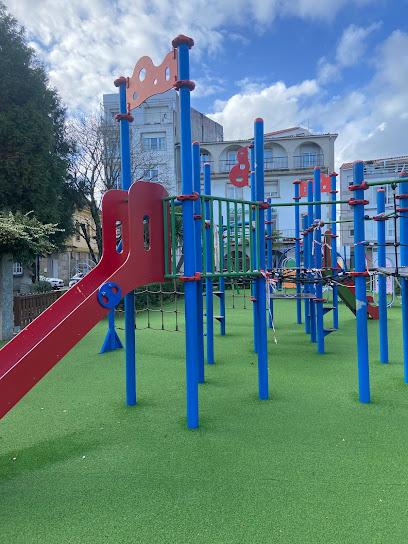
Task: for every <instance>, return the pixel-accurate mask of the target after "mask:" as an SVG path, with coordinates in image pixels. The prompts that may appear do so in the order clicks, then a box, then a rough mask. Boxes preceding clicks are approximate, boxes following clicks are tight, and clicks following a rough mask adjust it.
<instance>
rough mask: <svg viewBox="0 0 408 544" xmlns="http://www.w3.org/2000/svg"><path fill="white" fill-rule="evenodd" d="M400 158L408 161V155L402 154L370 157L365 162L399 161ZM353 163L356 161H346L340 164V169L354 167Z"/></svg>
mask: <svg viewBox="0 0 408 544" xmlns="http://www.w3.org/2000/svg"><path fill="white" fill-rule="evenodd" d="M400 159H406V160H407V162H408V155H401V156H400V157H386V158H385V159H368V160H366V161H363V163H364V164H380V163H384V162H385V161H399V160H400ZM353 164H354V163H352V162H344V163H343V164H342V165H341V166H340V170H341V169H342V168H343V169H348V168H353ZM383 166H384V165H383Z"/></svg>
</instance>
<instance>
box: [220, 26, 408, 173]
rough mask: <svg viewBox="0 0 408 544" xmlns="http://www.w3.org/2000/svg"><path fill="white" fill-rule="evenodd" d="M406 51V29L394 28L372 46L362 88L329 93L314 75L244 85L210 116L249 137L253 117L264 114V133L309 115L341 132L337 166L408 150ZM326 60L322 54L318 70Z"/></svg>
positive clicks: (230, 133) (232, 133) (231, 132)
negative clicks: (291, 82) (372, 59)
mask: <svg viewBox="0 0 408 544" xmlns="http://www.w3.org/2000/svg"><path fill="white" fill-rule="evenodd" d="M407 50H408V34H406V33H404V32H402V31H400V30H398V31H395V32H393V33H392V34H391V35H390V36H389V37H388V38H387V39H386V40H385V41H384V42H383V43H382V44H380V45H379V46H378V47H377V48H376V51H375V56H376V59H377V60H376V65H375V70H376V71H375V74H374V76H373V77H372V80H371V81H369V82H368V83H367V85H365V86H364V87H362V88H360V89H355V90H353V91H350V92H348V93H345V94H337V95H336V96H332V97H330V96H328V95H327V94H326V92H325V89H324V87H322V86H321V85H319V84H318V83H317V81H316V80H311V81H305V82H303V83H301V84H299V85H295V86H292V87H287V86H286V85H285V84H284V83H283V82H279V83H276V84H274V85H271V86H268V87H266V88H264V89H261V90H258V91H256V90H255V91H254V90H253V89H250V90H248V89H245V88H243V89H242V91H241V93H239V94H236V95H234V96H232V97H231V98H230V99H229V100H227V101H224V102H217V103H216V104H215V107H214V110H215V113H213V114H211V117H212V118H213V119H215V120H216V121H218V122H219V123H221V124H223V125H224V129H225V136H226V139H229V138H231V139H236V138H243V137H249V136H250V134H251V131H252V123H253V121H254V119H255V118H256V117H262V118H263V119H264V121H265V131H266V132H271V131H274V130H279V129H282V128H287V127H290V126H294V125H297V124H298V123H299V121H300V120H302V119H310V122H311V125H312V126H317V125H319V126H320V127H321V130H322V132H331V133H338V134H339V136H338V138H337V140H336V169H338V168H339V167H340V165H341V164H342V163H343V162H352V161H354V160H358V159H362V160H365V159H375V158H382V157H391V156H400V155H407V154H408V145H407V143H406V141H407V139H406V131H407V126H408V114H407V112H408V93H407V92H406V89H407V88H408V57H407V55H405V54H402V53H404V52H405V51H407ZM327 64H329V63H328V62H327V60H326V59H324V58H323V59H321V62H320V66H321V67H322V69H324V68H325V67H326V66H327ZM331 69H332V68H331V67H330V66H329V70H328V72H327V73H328V74H330V70H331ZM333 69H334V68H333ZM319 83H322V81H321V80H319Z"/></svg>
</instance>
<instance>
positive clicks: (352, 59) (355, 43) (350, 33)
mask: <svg viewBox="0 0 408 544" xmlns="http://www.w3.org/2000/svg"><path fill="white" fill-rule="evenodd" d="M380 26H381V24H379V23H374V24H372V25H370V26H369V27H367V28H363V27H359V26H356V25H350V26H349V27H348V28H346V29H345V30H344V32H343V35H342V37H341V39H340V43H339V45H338V46H337V51H336V59H337V62H338V63H339V64H340V66H354V65H356V64H358V63H359V62H360V61H361V59H362V58H363V56H364V53H365V51H366V49H367V43H366V38H367V36H369V34H371V32H373V31H374V30H377V29H378V28H379V27H380Z"/></svg>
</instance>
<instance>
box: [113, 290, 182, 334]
mask: <svg viewBox="0 0 408 544" xmlns="http://www.w3.org/2000/svg"><path fill="white" fill-rule="evenodd" d="M115 312H116V313H117V314H118V316H121V317H123V315H124V310H123V309H118V308H116V310H115ZM116 328H117V329H119V330H124V328H123V327H118V326H116ZM135 329H136V330H146V329H151V330H153V331H167V332H185V311H184V284H183V283H182V282H181V281H176V280H172V281H171V282H166V283H153V284H150V285H146V286H144V287H141V288H139V289H136V290H135Z"/></svg>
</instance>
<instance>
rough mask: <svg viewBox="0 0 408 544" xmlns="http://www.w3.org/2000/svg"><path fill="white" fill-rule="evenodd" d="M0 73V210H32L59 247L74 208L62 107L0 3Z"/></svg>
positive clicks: (24, 211)
mask: <svg viewBox="0 0 408 544" xmlns="http://www.w3.org/2000/svg"><path fill="white" fill-rule="evenodd" d="M0 74H1V78H0V103H1V106H2V107H1V110H0V203H1V208H2V209H3V210H11V211H13V212H16V211H20V212H22V213H23V214H25V213H28V212H32V211H33V212H34V214H35V217H36V218H37V219H38V221H39V222H41V223H52V224H56V225H58V227H61V228H60V229H57V230H56V231H55V232H54V233H53V234H52V235H51V239H52V241H53V242H54V243H55V244H57V246H59V247H62V245H63V242H64V239H65V238H66V236H67V235H68V234H70V233H71V232H72V221H71V218H72V214H73V206H74V204H73V201H72V188H71V186H70V183H68V182H67V179H68V176H67V156H68V153H69V145H68V143H67V140H66V137H65V109H64V108H63V107H62V105H61V102H60V98H59V96H58V94H57V92H56V91H55V89H51V88H49V85H48V79H47V75H46V73H45V70H44V67H43V66H42V65H41V64H40V63H39V62H38V61H37V60H36V57H35V54H34V51H33V50H32V49H31V48H30V47H28V46H27V45H26V43H25V33H24V29H21V28H19V26H18V23H17V21H16V19H14V17H12V16H11V15H9V14H8V13H7V12H6V8H5V6H4V4H3V3H1V1H0ZM61 229H63V230H61Z"/></svg>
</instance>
